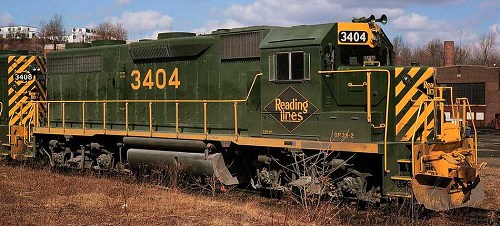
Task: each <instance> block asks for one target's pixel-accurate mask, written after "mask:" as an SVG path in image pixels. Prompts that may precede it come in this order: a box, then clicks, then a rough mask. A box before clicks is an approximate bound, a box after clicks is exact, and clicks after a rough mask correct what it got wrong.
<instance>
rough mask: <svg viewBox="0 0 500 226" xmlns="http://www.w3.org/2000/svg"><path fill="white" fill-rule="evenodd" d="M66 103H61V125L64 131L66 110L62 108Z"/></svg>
mask: <svg viewBox="0 0 500 226" xmlns="http://www.w3.org/2000/svg"><path fill="white" fill-rule="evenodd" d="M65 106H66V103H64V102H63V103H62V127H63V131H64V132H66V112H65V110H64V108H65Z"/></svg>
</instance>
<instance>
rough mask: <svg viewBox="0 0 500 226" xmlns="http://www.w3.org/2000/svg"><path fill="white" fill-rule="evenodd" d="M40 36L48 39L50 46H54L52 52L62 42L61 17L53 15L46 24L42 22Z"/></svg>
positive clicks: (62, 28) (62, 26)
mask: <svg viewBox="0 0 500 226" xmlns="http://www.w3.org/2000/svg"><path fill="white" fill-rule="evenodd" d="M40 34H41V35H40V36H41V37H43V38H44V39H48V40H49V41H50V42H51V43H52V44H54V50H56V48H57V44H58V43H60V42H62V41H63V38H64V25H63V20H62V16H61V15H59V14H54V15H53V16H52V18H51V19H50V20H49V22H48V23H44V22H42V29H41V30H40Z"/></svg>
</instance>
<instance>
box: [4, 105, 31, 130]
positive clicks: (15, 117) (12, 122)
mask: <svg viewBox="0 0 500 226" xmlns="http://www.w3.org/2000/svg"><path fill="white" fill-rule="evenodd" d="M25 104H26V105H25V106H23V109H21V113H19V112H15V114H13V115H12V116H11V119H10V121H9V125H15V124H16V123H17V121H19V119H20V118H21V115H22V117H23V121H24V117H27V116H25V113H26V112H27V111H28V110H30V108H32V104H30V103H28V102H26V103H25ZM19 105H20V104H18V106H19ZM20 125H23V124H20Z"/></svg>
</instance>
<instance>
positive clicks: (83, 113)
mask: <svg viewBox="0 0 500 226" xmlns="http://www.w3.org/2000/svg"><path fill="white" fill-rule="evenodd" d="M82 129H83V133H84V134H85V102H83V103H82Z"/></svg>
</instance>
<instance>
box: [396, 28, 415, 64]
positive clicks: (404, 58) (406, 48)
mask: <svg viewBox="0 0 500 226" xmlns="http://www.w3.org/2000/svg"><path fill="white" fill-rule="evenodd" d="M392 44H393V47H394V48H393V49H394V62H395V65H397V66H408V65H410V63H411V59H412V47H411V45H410V44H408V43H405V42H404V40H403V37H402V36H400V35H398V36H396V37H394V39H393V41H392Z"/></svg>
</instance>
